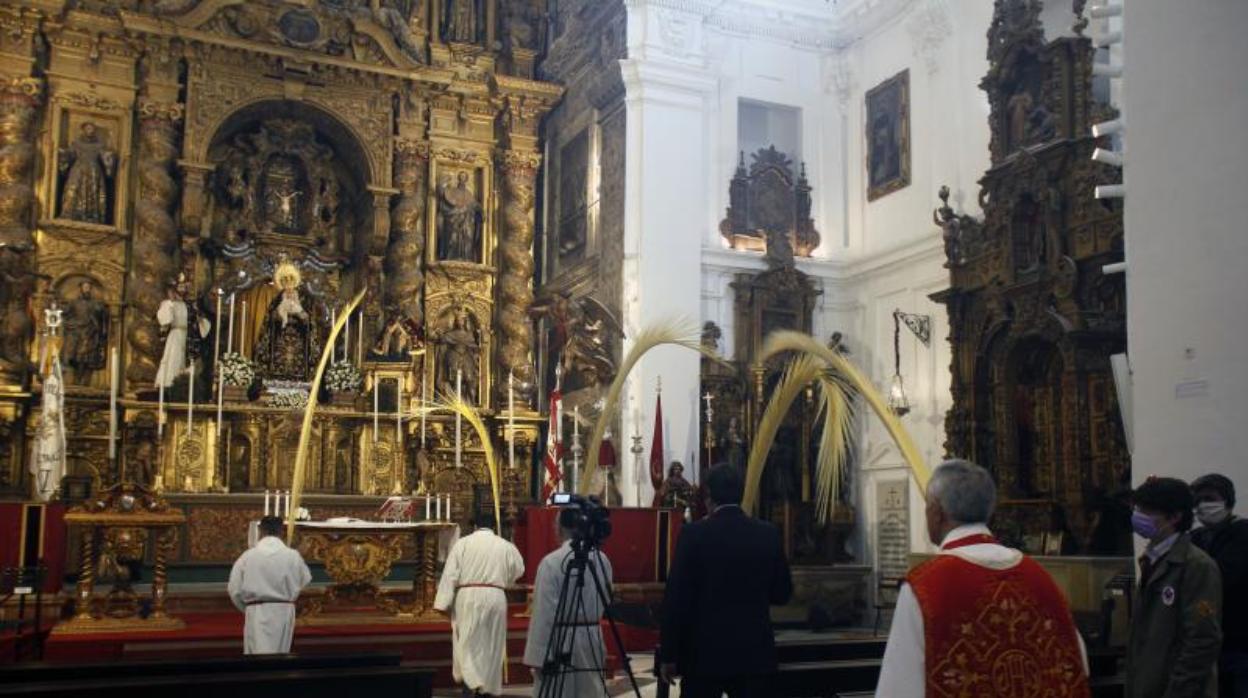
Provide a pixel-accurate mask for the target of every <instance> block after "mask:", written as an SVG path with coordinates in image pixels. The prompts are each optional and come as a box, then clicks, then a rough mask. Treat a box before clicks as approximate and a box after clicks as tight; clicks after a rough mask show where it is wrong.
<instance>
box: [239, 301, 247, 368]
mask: <svg viewBox="0 0 1248 698" xmlns="http://www.w3.org/2000/svg"><path fill="white" fill-rule="evenodd" d="M246 339H247V301H243V312H242V313H240V317H239V318H238V353H239V354H242V355H243V356H247V346H246Z"/></svg>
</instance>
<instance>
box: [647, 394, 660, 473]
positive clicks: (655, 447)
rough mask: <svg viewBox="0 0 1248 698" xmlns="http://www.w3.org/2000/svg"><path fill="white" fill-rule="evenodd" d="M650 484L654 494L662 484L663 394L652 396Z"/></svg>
mask: <svg viewBox="0 0 1248 698" xmlns="http://www.w3.org/2000/svg"><path fill="white" fill-rule="evenodd" d="M650 484H651V485H653V486H654V491H655V494H656V495H657V494H658V491H659V488H660V487H662V486H663V396H662V395H656V396H655V398H654V437H653V438H652V439H651V440H650Z"/></svg>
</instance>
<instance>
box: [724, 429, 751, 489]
mask: <svg viewBox="0 0 1248 698" xmlns="http://www.w3.org/2000/svg"><path fill="white" fill-rule="evenodd" d="M724 448H725V451H726V456H727V462H728V465H730V466H732V467H733V468H735V469H736V470H737V471H738V472H739V473H741V476H742V477H745V465H746V459H747V452H746V449H745V434H744V433H742V431H741V419H740V418H739V417H733V418H731V419H729V420H728V434H727V435H726V436H725V437H724Z"/></svg>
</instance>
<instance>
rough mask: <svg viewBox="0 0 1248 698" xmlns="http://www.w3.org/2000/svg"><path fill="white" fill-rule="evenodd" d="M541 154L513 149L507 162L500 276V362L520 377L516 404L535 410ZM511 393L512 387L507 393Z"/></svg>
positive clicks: (505, 158)
mask: <svg viewBox="0 0 1248 698" xmlns="http://www.w3.org/2000/svg"><path fill="white" fill-rule="evenodd" d="M541 161H542V157H541V155H539V154H537V153H534V152H527V151H516V150H509V151H506V152H504V153H503V158H502V175H503V176H502V184H503V187H502V189H503V191H502V194H503V206H502V231H501V232H500V235H501V238H500V241H499V257H500V261H501V265H502V269H501V272H500V274H499V277H498V304H499V313H498V327H499V335H500V338H499V350H498V360H499V363H500V364H501V366H502V370H503V376H504V380H501V381H499V383H500V385H502V386H506V384H507V383H506V380H505V377H506V374H508V373H511V374H514V375H515V380H516V383H515V384H516V386H517V388H516V399H517V400H522V401H523V402H524V403H526V404H527V405H528V406H530V407H531V406H532V405H533V397H534V387H535V385H536V381H535V377H534V370H533V359H532V356H531V354H532V349H533V325H532V322H531V321H530V319H529V314H528V313H529V307H530V306H532V305H533V268H534V267H533V227H534V221H533V210H534V209H533V207H534V201H535V198H534V188H535V186H536V183H537V168H538V165H540V164H541ZM503 389H504V390H506V388H505V387H504V388H503Z"/></svg>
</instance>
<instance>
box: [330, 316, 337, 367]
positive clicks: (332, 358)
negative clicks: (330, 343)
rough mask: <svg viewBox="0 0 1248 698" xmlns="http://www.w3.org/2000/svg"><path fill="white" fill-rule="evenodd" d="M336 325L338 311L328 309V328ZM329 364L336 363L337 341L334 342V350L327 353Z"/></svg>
mask: <svg viewBox="0 0 1248 698" xmlns="http://www.w3.org/2000/svg"><path fill="white" fill-rule="evenodd" d="M336 324H338V309H337V308H330V309H329V326H330V327H333V326H334V325H336ZM329 359H330V363H338V340H337V339H335V340H334V348H333V349H332V350H331V351H330V352H329Z"/></svg>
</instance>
